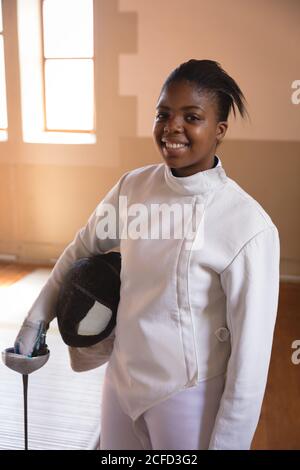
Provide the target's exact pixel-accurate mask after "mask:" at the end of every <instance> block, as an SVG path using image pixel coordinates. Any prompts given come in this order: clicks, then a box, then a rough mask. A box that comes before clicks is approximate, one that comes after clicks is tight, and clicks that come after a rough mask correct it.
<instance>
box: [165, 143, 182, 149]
mask: <svg viewBox="0 0 300 470" xmlns="http://www.w3.org/2000/svg"><path fill="white" fill-rule="evenodd" d="M165 145H166V147H167V148H170V149H181V148H183V147H187V144H171V143H170V142H165Z"/></svg>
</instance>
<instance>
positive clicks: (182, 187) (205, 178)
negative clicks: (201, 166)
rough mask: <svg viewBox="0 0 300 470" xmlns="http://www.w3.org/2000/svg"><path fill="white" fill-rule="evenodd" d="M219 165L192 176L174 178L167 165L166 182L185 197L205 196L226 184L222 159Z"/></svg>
mask: <svg viewBox="0 0 300 470" xmlns="http://www.w3.org/2000/svg"><path fill="white" fill-rule="evenodd" d="M216 158H217V160H218V163H217V165H216V166H215V167H214V168H210V169H209V170H205V171H199V172H198V173H195V174H194V175H191V176H181V177H178V176H174V175H173V173H172V171H171V169H170V168H169V167H168V166H167V165H166V164H165V180H166V183H167V185H168V186H169V187H170V188H171V189H173V190H174V191H175V192H177V193H179V194H183V195H197V194H199V195H204V194H206V193H208V192H210V191H213V190H215V189H217V188H219V187H220V186H222V185H224V184H225V183H226V180H227V177H226V173H225V170H224V168H223V166H222V162H221V160H220V158H219V157H218V156H217V155H216Z"/></svg>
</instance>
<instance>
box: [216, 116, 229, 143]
mask: <svg viewBox="0 0 300 470" xmlns="http://www.w3.org/2000/svg"><path fill="white" fill-rule="evenodd" d="M227 129H228V122H227V121H220V122H218V123H217V129H216V139H217V144H220V143H221V141H222V140H223V138H224V137H225V134H226V131H227Z"/></svg>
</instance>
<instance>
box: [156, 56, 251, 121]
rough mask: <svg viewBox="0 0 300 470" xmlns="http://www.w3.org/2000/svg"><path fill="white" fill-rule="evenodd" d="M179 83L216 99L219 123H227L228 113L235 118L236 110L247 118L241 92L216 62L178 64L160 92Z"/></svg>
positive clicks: (195, 61)
mask: <svg viewBox="0 0 300 470" xmlns="http://www.w3.org/2000/svg"><path fill="white" fill-rule="evenodd" d="M181 81H188V82H191V83H192V84H194V85H195V86H196V87H197V89H198V90H199V92H201V91H205V92H208V93H211V94H212V95H213V96H214V97H215V98H216V100H217V106H218V121H219V122H220V121H227V119H228V115H229V113H230V111H232V112H233V114H234V117H236V108H237V109H238V110H239V113H240V115H241V116H242V118H244V117H245V116H247V117H249V114H248V111H247V109H246V99H245V97H244V95H243V92H242V91H241V89H240V87H239V86H238V84H237V83H236V82H235V81H234V80H233V78H231V77H230V76H229V75H228V74H227V73H226V72H225V70H223V69H222V67H221V65H220V64H219V63H218V62H215V61H214V60H196V59H190V60H189V61H187V62H184V63H182V64H180V65H179V66H178V67H177V68H176V69H174V70H173V71H172V72H171V73H170V75H169V76H168V78H167V79H166V81H165V82H164V84H163V86H162V91H163V90H164V89H165V88H167V87H168V85H170V84H171V83H174V82H181Z"/></svg>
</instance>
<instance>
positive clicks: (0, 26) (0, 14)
mask: <svg viewBox="0 0 300 470" xmlns="http://www.w3.org/2000/svg"><path fill="white" fill-rule="evenodd" d="M2 30H3V23H2V0H0V32H1V31H2Z"/></svg>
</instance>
